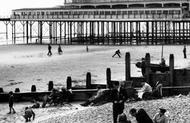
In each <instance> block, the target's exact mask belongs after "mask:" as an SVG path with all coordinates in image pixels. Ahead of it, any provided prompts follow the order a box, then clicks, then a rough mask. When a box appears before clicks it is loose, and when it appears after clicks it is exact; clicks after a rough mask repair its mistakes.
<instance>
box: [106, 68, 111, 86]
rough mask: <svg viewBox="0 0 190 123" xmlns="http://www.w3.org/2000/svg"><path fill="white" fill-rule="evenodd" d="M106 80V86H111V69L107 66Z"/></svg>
mask: <svg viewBox="0 0 190 123" xmlns="http://www.w3.org/2000/svg"><path fill="white" fill-rule="evenodd" d="M106 80H107V88H111V69H110V68H107V70H106Z"/></svg>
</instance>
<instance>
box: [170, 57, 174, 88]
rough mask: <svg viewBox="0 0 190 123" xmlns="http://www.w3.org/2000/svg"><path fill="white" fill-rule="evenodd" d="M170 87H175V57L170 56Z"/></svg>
mask: <svg viewBox="0 0 190 123" xmlns="http://www.w3.org/2000/svg"><path fill="white" fill-rule="evenodd" d="M169 65H170V86H174V55H173V54H170V61H169Z"/></svg>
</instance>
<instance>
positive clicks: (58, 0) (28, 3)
mask: <svg viewBox="0 0 190 123" xmlns="http://www.w3.org/2000/svg"><path fill="white" fill-rule="evenodd" d="M63 3H64V0H2V1H1V4H0V16H9V15H10V14H11V10H12V9H20V8H38V7H54V6H57V5H63Z"/></svg>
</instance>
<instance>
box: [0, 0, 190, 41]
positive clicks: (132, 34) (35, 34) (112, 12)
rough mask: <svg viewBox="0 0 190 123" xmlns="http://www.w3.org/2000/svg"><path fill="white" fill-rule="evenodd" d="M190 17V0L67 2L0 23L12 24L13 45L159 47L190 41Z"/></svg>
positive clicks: (30, 10)
mask: <svg viewBox="0 0 190 123" xmlns="http://www.w3.org/2000/svg"><path fill="white" fill-rule="evenodd" d="M189 17H190V15H189V0H180V1H179V0H167V1H166V0H158V1H154V0H137V1H135V2H133V1H131V0H120V1H114V0H106V1H91V0H86V1H82V0H72V1H67V0H66V1H65V4H64V5H63V6H62V5H60V6H57V7H52V8H26V9H16V10H13V11H12V15H11V16H10V18H1V19H0V22H1V21H4V22H5V25H6V26H8V25H11V28H12V34H11V37H12V44H18V39H23V42H19V43H21V44H49V43H50V44H63V45H75V44H81V45H86V44H89V45H157V44H158V45H159V44H189V42H190V20H189ZM7 31H8V30H6V33H7V34H8V32H7ZM6 37H8V36H6Z"/></svg>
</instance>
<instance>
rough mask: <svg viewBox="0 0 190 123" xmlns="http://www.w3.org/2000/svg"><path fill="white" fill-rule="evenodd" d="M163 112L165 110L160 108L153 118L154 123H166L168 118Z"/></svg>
mask: <svg viewBox="0 0 190 123" xmlns="http://www.w3.org/2000/svg"><path fill="white" fill-rule="evenodd" d="M165 112H166V109H163V108H160V112H159V113H157V114H156V115H155V116H154V117H153V121H154V123H168V117H167V116H166V115H165Z"/></svg>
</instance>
